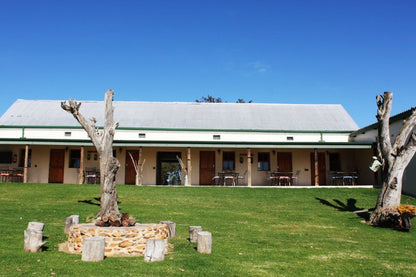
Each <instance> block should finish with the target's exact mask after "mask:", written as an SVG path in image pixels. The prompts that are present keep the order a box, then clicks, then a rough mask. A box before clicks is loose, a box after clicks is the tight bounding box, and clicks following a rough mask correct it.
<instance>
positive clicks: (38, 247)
mask: <svg viewBox="0 0 416 277" xmlns="http://www.w3.org/2000/svg"><path fill="white" fill-rule="evenodd" d="M44 227H45V224H44V223H42V222H29V224H28V226H27V229H26V230H25V231H24V250H25V251H27V252H32V253H36V252H41V251H42V246H43V245H45V244H46V243H47V241H42V239H43V228H44Z"/></svg>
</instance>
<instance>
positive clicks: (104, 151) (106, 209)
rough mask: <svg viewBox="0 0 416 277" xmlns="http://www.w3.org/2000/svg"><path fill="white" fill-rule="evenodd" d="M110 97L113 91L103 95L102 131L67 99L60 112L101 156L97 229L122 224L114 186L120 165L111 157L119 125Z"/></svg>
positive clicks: (74, 102) (78, 107) (131, 220)
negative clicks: (77, 125) (81, 130)
mask: <svg viewBox="0 0 416 277" xmlns="http://www.w3.org/2000/svg"><path fill="white" fill-rule="evenodd" d="M113 96H114V91H113V90H111V89H110V90H108V91H107V92H106V93H105V96H104V105H105V122H104V129H99V128H97V127H96V126H95V124H96V122H97V120H96V119H95V118H92V119H91V121H90V122H88V121H87V120H86V119H85V117H84V116H83V115H82V114H81V113H80V111H79V109H80V107H81V103H78V102H77V101H74V100H72V99H69V103H68V105H67V104H66V102H61V107H62V109H64V110H65V111H67V112H69V113H71V114H72V115H73V116H74V117H75V119H76V120H77V121H78V122H79V123H80V124H81V126H82V127H83V128H84V129H85V131H86V132H87V134H88V136H89V137H90V138H91V141H92V143H93V144H94V146H95V148H96V149H97V152H98V155H99V157H100V177H101V178H100V179H101V199H100V202H101V203H100V207H101V209H100V212H99V213H98V214H97V216H96V219H95V224H96V225H99V226H108V225H115V226H120V225H121V224H123V225H124V223H123V222H122V215H121V214H120V212H119V209H118V205H117V192H116V184H115V178H116V174H117V171H118V169H119V168H120V162H119V161H118V160H117V159H116V158H115V157H114V156H113V139H114V134H115V129H116V128H117V126H118V122H116V121H114V116H113V114H114V109H113ZM127 218H128V216H127ZM133 221H134V219H132V218H130V222H129V225H134V223H135V221H134V223H133Z"/></svg>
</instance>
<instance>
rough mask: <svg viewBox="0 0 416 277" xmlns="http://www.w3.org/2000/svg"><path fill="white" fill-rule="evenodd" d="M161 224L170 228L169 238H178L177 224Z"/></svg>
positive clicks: (171, 222) (172, 222)
mask: <svg viewBox="0 0 416 277" xmlns="http://www.w3.org/2000/svg"><path fill="white" fill-rule="evenodd" d="M160 224H166V225H168V228H169V234H168V237H169V238H174V237H176V223H175V222H174V221H161V222H160Z"/></svg>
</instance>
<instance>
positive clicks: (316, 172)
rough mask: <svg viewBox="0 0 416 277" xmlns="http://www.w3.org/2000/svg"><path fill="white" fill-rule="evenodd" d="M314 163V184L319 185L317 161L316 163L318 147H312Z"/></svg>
mask: <svg viewBox="0 0 416 277" xmlns="http://www.w3.org/2000/svg"><path fill="white" fill-rule="evenodd" d="M313 154H314V155H313V156H314V165H315V180H314V181H315V186H319V168H318V166H319V163H318V149H316V148H315V149H313Z"/></svg>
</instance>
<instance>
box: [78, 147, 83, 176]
mask: <svg viewBox="0 0 416 277" xmlns="http://www.w3.org/2000/svg"><path fill="white" fill-rule="evenodd" d="M83 178H84V146H81V154H80V157H79V175H78V184H82V183H83V181H84V180H83Z"/></svg>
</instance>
